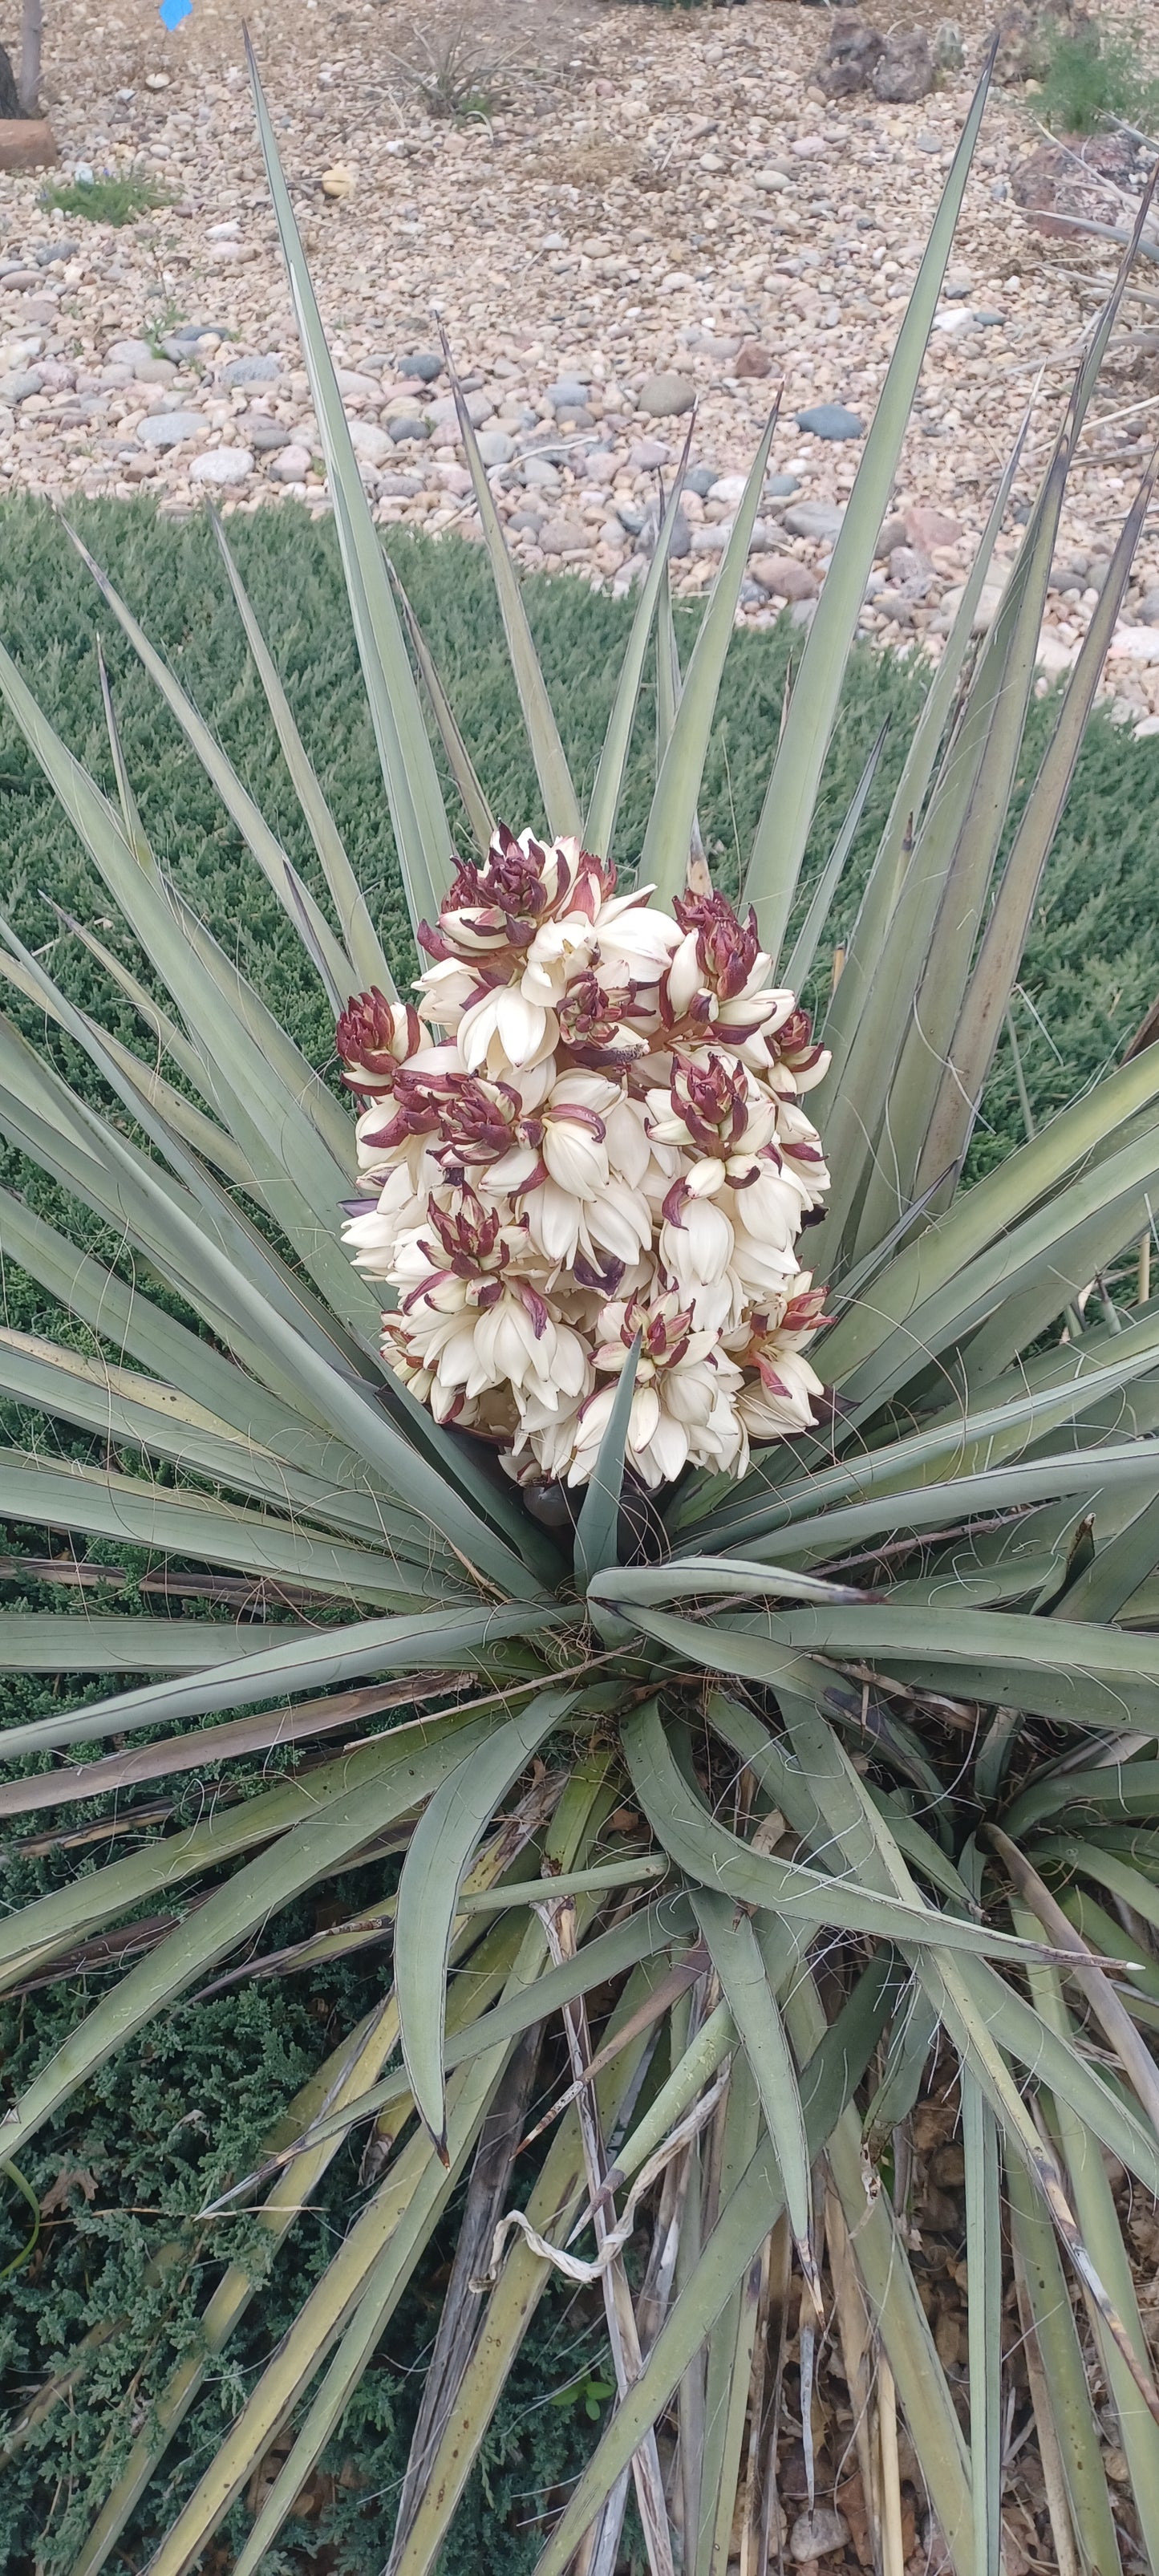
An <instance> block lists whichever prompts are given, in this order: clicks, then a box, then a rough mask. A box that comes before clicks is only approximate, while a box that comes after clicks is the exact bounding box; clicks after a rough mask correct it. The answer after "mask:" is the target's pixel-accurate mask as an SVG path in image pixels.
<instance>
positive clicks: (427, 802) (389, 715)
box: [246, 37, 452, 930]
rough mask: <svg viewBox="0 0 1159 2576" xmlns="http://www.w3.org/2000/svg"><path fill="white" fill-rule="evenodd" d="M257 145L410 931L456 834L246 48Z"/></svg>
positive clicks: (435, 887)
mask: <svg viewBox="0 0 1159 2576" xmlns="http://www.w3.org/2000/svg"><path fill="white" fill-rule="evenodd" d="M246 58H247V61H248V63H249V69H250V78H251V81H252V83H253V95H254V109H255V114H256V119H257V128H258V138H259V141H260V143H261V147H262V158H263V160H264V163H265V170H266V179H267V182H268V185H269V191H270V196H271V198H272V200H273V208H274V216H275V220H276V222H277V227H278V236H279V239H280V241H281V245H282V254H283V257H284V259H285V262H286V269H287V273H288V276H289V281H290V295H291V299H292V302H293V306H294V312H295V316H296V318H297V323H298V329H299V332H300V334H301V340H302V354H303V357H304V358H305V361H306V369H307V373H308V375H309V378H310V390H311V392H312V394H313V398H314V416H315V419H316V420H317V423H318V433H319V436H320V438H321V441H322V448H323V453H324V455H325V458H326V474H327V479H328V482H329V486H330V495H331V499H332V501H333V504H334V520H335V525H336V528H337V531H338V543H339V547H340V549H341V553H342V564H343V570H344V572H345V574H346V588H347V593H348V596H349V601H350V613H351V618H352V620H353V625H354V632H355V636H356V639H357V643H358V655H359V660H360V662H361V664H362V676H363V680H364V681H365V684H366V694H367V698H368V700H369V704H370V714H371V721H372V723H373V726H374V735H375V741H376V742H377V745H378V756H379V760H380V761H381V764H382V774H383V779H384V781H385V785H386V794H387V802H388V804H389V806H390V819H391V823H392V826H393V829H394V844H395V849H396V850H397V852H398V861H399V867H400V870H401V872H402V881H403V888H404V891H405V894H406V899H407V905H408V908H409V911H410V917H411V927H412V929H413V930H417V928H418V925H419V923H420V921H424V920H425V921H435V920H437V918H438V909H439V902H440V898H441V897H442V895H443V894H444V893H445V891H446V888H447V885H448V883H449V881H450V875H451V864H452V849H451V835H450V831H449V828H448V824H447V818H446V814H445V811H444V808H443V800H442V795H441V793H440V789H439V779H438V772H437V770H436V768H435V762H434V754H433V752H432V750H431V746H430V743H429V742H428V740H427V731H426V726H425V724H424V722H423V713H422V707H421V705H420V703H419V695H418V690H417V688H416V686H415V681H414V675H413V673H412V671H411V667H410V663H409V661H408V659H407V650H406V643H405V640H404V637H403V632H402V627H401V625H400V623H399V617H398V611H397V609H396V607H395V604H394V600H393V598H392V596H391V589H390V583H389V581H388V579H387V575H386V567H385V564H384V561H383V556H382V548H381V545H380V542H379V537H378V531H377V529H376V527H375V525H374V521H373V519H372V518H371V515H370V509H369V505H368V503H367V499H366V494H365V492H364V491H363V488H362V478H361V475H360V474H359V471H358V464H357V460H356V458H355V454H354V450H353V447H352V446H351V443H350V432H349V429H348V427H347V425H346V415H345V413H344V411H343V408H342V398H341V395H340V394H339V391H338V380H337V377H336V376H335V373H334V363H333V360H332V358H331V356H330V352H329V349H328V348H327V346H326V335H325V333H324V331H323V329H322V318H321V315H320V313H319V311H318V306H317V302H316V300H315V296H314V289H313V286H312V285H311V282H310V274H309V270H308V269H307V266H306V258H305V253H304V251H303V249H302V241H301V235H300V233H299V231H298V225H297V220H296V218H295V215H294V209H293V206H292V204H291V201H290V192H289V189H288V188H287V186H286V182H285V179H284V177H283V174H282V166H281V162H280V160H279V158H278V147H277V143H276V141H275V139H274V129H273V126H272V124H271V122H270V117H269V111H268V109H267V107H266V102H265V96H264V93H263V90H262V85H261V82H260V80H259V78H258V69H257V63H256V61H255V59H254V53H253V47H252V45H251V44H250V42H249V39H248V37H247V39H246Z"/></svg>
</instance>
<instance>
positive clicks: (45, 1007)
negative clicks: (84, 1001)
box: [0, 906, 258, 1196]
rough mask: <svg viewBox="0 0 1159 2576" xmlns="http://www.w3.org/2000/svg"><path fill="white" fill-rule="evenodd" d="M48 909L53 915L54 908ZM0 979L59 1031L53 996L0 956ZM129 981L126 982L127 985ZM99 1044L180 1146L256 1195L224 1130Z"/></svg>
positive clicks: (158, 1077) (159, 1016)
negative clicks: (163, 1122) (177, 1138)
mask: <svg viewBox="0 0 1159 2576" xmlns="http://www.w3.org/2000/svg"><path fill="white" fill-rule="evenodd" d="M53 908H54V910H55V908H56V907H55V906H54V907H53ZM73 926H76V925H73ZM6 935H7V932H6V925H5V924H3V923H0V937H3V936H6ZM82 936H83V934H82ZM91 944H92V946H93V948H94V951H95V950H96V949H98V948H99V945H100V943H99V941H94V942H92V943H91ZM0 976H2V977H3V979H4V981H5V983H6V984H12V985H14V986H15V988H16V990H17V991H18V992H20V993H23V994H25V996H26V997H27V998H28V999H29V1000H30V1001H34V1002H36V1003H37V1004H38V1005H39V1007H40V1009H41V1010H42V1011H43V1013H44V1016H45V1018H46V1019H49V1020H55V1021H56V1023H57V1025H58V1026H64V1025H66V1021H65V1015H64V1013H62V1012H61V1011H60V1010H59V1009H58V1008H57V1006H56V997H55V992H54V991H52V990H48V991H42V990H40V989H39V987H38V985H37V983H36V981H35V979H34V978H33V977H32V976H31V975H29V974H28V973H27V972H26V970H25V968H24V967H23V966H22V965H21V964H20V963H19V961H18V960H17V959H16V958H14V957H3V956H0ZM130 980H131V979H129V978H125V983H126V985H127V984H128V982H129V981H130ZM82 1016H83V1015H82ZM155 1018H156V1021H157V1022H158V1023H163V1022H164V1014H163V1013H161V1012H157V1013H156V1014H155ZM174 1034H176V1033H174ZM158 1035H160V1027H158ZM103 1044H104V1047H105V1050H106V1052H107V1054H108V1055H109V1056H110V1057H111V1059H112V1061H113V1063H114V1064H115V1065H116V1066H117V1067H118V1069H119V1071H120V1072H121V1073H122V1074H126V1075H127V1076H128V1077H129V1080H130V1081H131V1082H132V1083H133V1085H134V1087H135V1088H139V1089H140V1091H141V1092H142V1093H143V1095H144V1097H145V1099H146V1100H147V1101H148V1103H149V1106H150V1108H151V1109H155V1110H156V1111H157V1112H158V1114H159V1116H160V1117H161V1118H163V1119H164V1121H165V1124H166V1126H167V1127H169V1128H175V1129H176V1131H177V1134H178V1135H179V1136H180V1137H181V1139H182V1142H183V1143H184V1144H186V1145H191V1146H192V1148H193V1151H194V1153H195V1154H197V1155H199V1156H200V1157H201V1158H202V1160H203V1161H205V1162H208V1163H209V1164H210V1166H211V1168H212V1169H213V1170H214V1171H215V1172H219V1173H220V1174H221V1176H222V1178H223V1179H224V1180H227V1181H233V1182H235V1183H236V1184H237V1185H238V1186H239V1187H240V1188H241V1189H243V1190H249V1191H251V1192H252V1193H253V1194H254V1195H255V1196H256V1195H257V1194H258V1183H257V1180H256V1177H255V1174H254V1171H253V1167H252V1165H251V1163H250V1161H249V1159H248V1157H247V1156H246V1155H245V1154H243V1152H242V1150H241V1147H240V1145H238V1144H237V1143H236V1142H235V1140H234V1138H233V1137H232V1136H230V1135H227V1133H226V1130H225V1129H224V1127H219V1126H218V1125H217V1124H216V1122H215V1121H214V1120H213V1119H212V1118H206V1117H204V1116H203V1115H202V1112H201V1111H200V1109H195V1108H194V1105H193V1102H192V1101H191V1100H190V1099H188V1098H187V1096H186V1094H185V1093H184V1092H181V1091H175V1090H174V1088H173V1085H172V1083H170V1082H167V1081H166V1079H165V1076H164V1075H163V1074H162V1073H159V1072H158V1070H157V1067H156V1066H155V1065H149V1064H143V1063H142V1062H141V1059H140V1057H139V1056H135V1055H134V1054H133V1052H132V1049H131V1048H130V1047H127V1046H125V1045H123V1044H122V1041H121V1040H120V1038H117V1037H114V1036H113V1035H112V1032H111V1031H108V1030H106V1031H105V1032H104V1033H103ZM199 1070H200V1068H199Z"/></svg>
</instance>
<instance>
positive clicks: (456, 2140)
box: [159, 2052, 503, 2576]
mask: <svg viewBox="0 0 1159 2576" xmlns="http://www.w3.org/2000/svg"><path fill="white" fill-rule="evenodd" d="M502 2069H503V2059H502V2056H501V2055H500V2053H499V2052H496V2053H495V2055H494V2056H488V2057H486V2058H484V2059H483V2060H482V2061H481V2062H480V2063H479V2064H478V2065H477V2066H473V2067H471V2068H470V2069H465V2070H464V2072H463V2073H462V2074H461V2075H459V2076H458V2077H457V2078H454V2079H452V2083H451V2087H450V2091H449V2095H448V2101H447V2113H448V2124H449V2125H448V2136H447V2141H446V2145H445V2147H444V2149H443V2153H442V2155H441V2157H440V2156H439V2154H438V2153H437V2151H435V2149H434V2141H433V2140H432V2139H430V2138H429V2137H427V2136H424V2137H423V2138H421V2139H416V2140H415V2141H414V2143H413V2146H412V2148H411V2149H410V2151H409V2152H410V2154H411V2155H412V2156H413V2157H414V2159H415V2161H416V2163H417V2162H418V2161H419V2149H420V2147H421V2148H422V2149H425V2151H426V2152H425V2154H424V2155H423V2157H422V2161H421V2168H420V2173H419V2176H418V2180H417V2186H416V2188H415V2190H414V2191H413V2193H412V2195H411V2197H410V2199H409V2201H408V2202H407V2205H406V2207H405V2208H404V2209H402V2210H401V2211H400V2213H399V2216H398V2219H397V2220H396V2223H395V2225H394V2227H393V2229H392V2231H391V2234H390V2236H389V2238H388V2240H387V2243H386V2244H385V2245H384V2246H383V2249H382V2252H381V2253H380V2254H379V2256H378V2258H377V2261H376V2262H375V2264H374V2266H373V2269H372V2270H371V2272H370V2273H369V2275H368V2276H367V2279H366V2282H365V2285H364V2287H363V2288H362V2291H361V2293H360V2295H359V2298H358V2303H357V2306H356V2307H355V2309H354V2312H353V2315H352V2316H350V2318H349V2322H348V2323H347V2325H346V2327H345V2331H344V2332H343V2334H342V2337H341V2341H340V2342H339V2344H338V2348H337V2351H336V2352H335V2354H334V2358H333V2360H332V2362H331V2364H330V2367H329V2369H328V2371H327V2373H326V2376H325V2379H324V2380H323V2383H322V2386H321V2387H320V2389H319V2390H318V2393H317V2395H316V2397H315V2399H314V2401H313V2404H312V2405H311V2407H310V2409H309V2412H308V2414H307V2416H306V2418H305V2421H304V2423H303V2425H302V2427H301V2430H300V2432H299V2434H298V2436H297V2439H296V2441H295V2442H294V2445H293V2448H292V2449H291V2451H290V2454H289V2457H288V2458H287V2459H286V2460H285V2461H284V2462H283V2463H282V2466H281V2468H280V2469H279V2472H278V2475H277V2477H276V2478H275V2480H274V2482H273V2485H272V2487H271V2489H270V2492H269V2494H268V2496H267V2497H266V2498H265V2500H264V2502H263V2505H262V2509H261V2511H260V2513H259V2514H258V2516H257V2519H256V2521H255V2523H254V2526H253V2529H252V2531H251V2532H250V2533H249V2535H248V2538H247V2539H246V2541H245V2542H244V2543H243V2546H242V2549H241V2552H240V2554H239V2557H238V2560H237V2566H236V2576H254V2572H255V2571H256V2569H257V2568H258V2567H260V2565H261V2561H262V2559H263V2558H264V2557H265V2555H266V2552H267V2550H268V2549H269V2548H270V2547H271V2546H272V2544H273V2542H274V2541H275V2540H276V2538H277V2536H278V2533H279V2532H280V2531H281V2529H282V2526H283V2524H284V2523H285V2520H286V2518H287V2516H288V2515H289V2514H290V2513H292V2511H293V2508H294V2504H295V2502H296V2500H297V2497H298V2496H299V2495H300V2493H301V2490H302V2487H303V2485H304V2484H305V2482H306V2480H307V2479H308V2478H309V2476H310V2473H311V2471H312V2469H313V2468H314V2466H315V2464H316V2462H317V2461H318V2459H319V2458H320V2456H321V2453H322V2452H323V2450H324V2449H325V2447H326V2444H327V2442H328V2441H329V2439H330V2436H331V2434H332V2433H333V2432H334V2430H335V2428H336V2426H337V2425H338V2423H339V2422H340V2421H341V2418H342V2415H343V2413H344V2411H345V2408H346V2406H347V2404H348V2402H349V2400H350V2397H351V2396H352V2394H353V2392H354V2390H355V2388H356V2387H357V2385H358V2382H359V2380H360V2379H361V2377H362V2374H363V2372H364V2370H365V2368H366V2365H367V2363H368V2362H369V2360H370V2358H371V2355H372V2354H373V2352H374V2350H375V2347H376V2345H377V2344H378V2343H379V2341H380V2340H381V2337H382V2335H383V2334H384V2332H385V2330H386V2327H387V2325H388V2323H389V2321H390V2318H391V2317H392V2316H393V2314H394V2311H395V2308H396V2306H397V2304H398V2301H399V2299H400V2297H401V2296H402V2293H403V2291H404V2290H405V2288H406V2285H407V2282H408V2281H409V2280H410V2278H411V2276H412V2274H413V2272H414V2269H415V2266H416V2264H417V2263H418V2262H419V2261H420V2259H421V2257H422V2256H423V2255H424V2254H425V2253H426V2252H427V2250H428V2248H429V2246H430V2241H431V2238H432V2236H433V2233H434V2230H435V2228H436V2226H437V2225H438V2221H439V2219H440V2217H441V2216H442V2213H443V2211H444V2209H445V2208H446V2205H447V2202H448V2200H449V2199H450V2197H451V2194H452V2192H453V2191H454V2188H455V2185H456V2182H457V2181H459V2180H460V2179H461V2177H462V2175H463V2173H464V2170H465V2167H466V2162H467V2158H468V2156H469V2154H470V2152H471V2149H472V2148H473V2146H474V2144H475V2140H476V2137H477V2134H478V2129H479V2125H480V2122H481V2120H482V2118H483V2115H484V2113H485V2111H486V2107H487V2103H488V2100H489V2098H490V2096H491V2095H492V2094H493V2093H494V2090H495V2087H496V2084H497V2083H498V2081H499V2077H500V2075H501V2073H502ZM406 2152H407V2151H406V2150H404V2154H405V2153H406ZM306 2362H307V2366H308V2364H309V2355H308V2354H307V2356H306ZM284 2367H285V2366H284V2363H283V2360H282V2357H281V2356H278V2357H277V2358H276V2359H275V2361H274V2362H273V2363H272V2364H271V2365H270V2368H269V2370H268V2371H267V2377H271V2376H276V2380H277V2381H281V2380H282V2379H283V2376H284ZM255 2399H256V2403H257V2406H258V2407H259V2408H260V2403H261V2391H260V2387H259V2390H258V2391H257V2392H255ZM254 2403H255V2400H251V2404H254ZM278 2411H279V2416H280V2417H281V2418H283V2419H284V2416H285V2412H286V2408H285V2404H284V2400H283V2402H282V2403H281V2404H280V2405H279V2409H278ZM267 2420H268V2419H265V2418H264V2417H263V2416H262V2415H260V2414H259V2423H258V2426H257V2427H256V2439H255V2436H254V2434H253V2433H251V2434H250V2435H249V2439H248V2451H247V2457H246V2461H245V2472H244V2473H245V2474H248V2472H249V2469H250V2466H251V2463H252V2462H253V2461H254V2459H255V2458H260V2457H261V2455H262V2451H263V2450H264V2448H265V2445H266V2443H267V2441H268V2438H269V2436H268V2431H267ZM211 2474H212V2477H213V2484H214V2487H215V2488H219V2487H220V2482H221V2475H222V2464H221V2461H220V2459H219V2460H218V2461H216V2462H215V2463H214V2469H213V2472H212V2473H211ZM231 2483H233V2485H234V2491H235V2492H236V2489H237V2486H239V2485H240V2484H241V2479H240V2478H239V2477H237V2476H236V2472H235V2477H234V2480H233V2481H232V2482H231ZM221 2510H222V2509H221V2506H220V2504H218V2505H217V2507H216V2512H215V2523H216V2521H218V2520H220V2515H221ZM192 2520H193V2510H192V2508H191V2509H190V2521H191V2522H192ZM179 2546H180V2544H177V2543H176V2536H174V2549H173V2556H172V2559H171V2562H170V2563H171V2565H172V2568H173V2571H174V2576H176V2571H177V2569H178V2567H179V2566H181V2565H183V2564H185V2565H187V2564H188V2548H189V2542H188V2540H186V2542H185V2544H184V2547H183V2550H182V2555H181V2556H179V2555H178V2547H179ZM163 2547H164V2544H163ZM164 2563H165V2562H164V2558H162V2561H161V2567H162V2568H163V2566H164ZM159 2576H160V2569H159Z"/></svg>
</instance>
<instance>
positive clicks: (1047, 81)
mask: <svg viewBox="0 0 1159 2576" xmlns="http://www.w3.org/2000/svg"><path fill="white" fill-rule="evenodd" d="M1035 107H1036V109H1037V112H1038V114H1039V115H1040V116H1041V118H1042V120H1043V122H1044V124H1046V125H1049V126H1050V128H1051V130H1052V132H1053V133H1055V134H1098V133H1101V132H1103V131H1104V130H1105V129H1106V128H1107V127H1108V126H1116V125H1126V126H1128V127H1130V128H1132V129H1133V130H1134V131H1135V132H1137V133H1142V134H1146V135H1152V136H1153V135H1154V133H1155V129H1156V126H1157V125H1159V80H1156V79H1155V77H1154V75H1153V74H1152V73H1149V72H1148V71H1147V70H1146V68H1145V65H1144V62H1143V56H1142V52H1141V50H1140V40H1139V36H1138V34H1137V32H1136V31H1135V30H1133V29H1131V28H1122V27H1115V26H1112V25H1110V24H1108V23H1107V22H1106V21H1104V20H1101V19H1098V18H1092V19H1090V20H1089V21H1088V22H1087V24H1086V25H1085V26H1082V27H1078V28H1076V29H1075V30H1074V31H1073V33H1072V32H1069V31H1068V30H1067V29H1066V27H1065V26H1064V25H1062V24H1061V23H1060V24H1059V25H1058V26H1057V27H1055V28H1054V29H1053V31H1052V32H1051V34H1050V36H1049V37H1048V39H1047V42H1046V45H1045V47H1044V51H1043V59H1042V66H1041V95H1040V96H1039V97H1038V98H1037V99H1036V101H1035Z"/></svg>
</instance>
